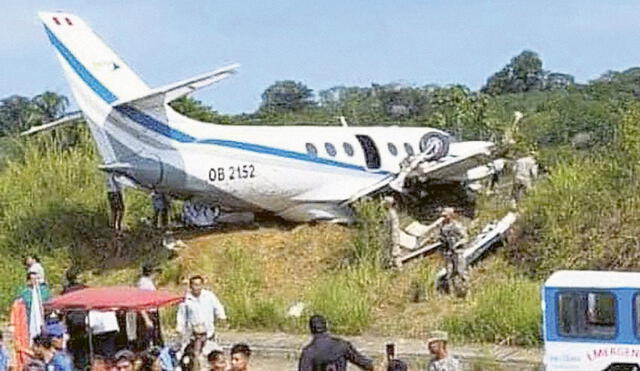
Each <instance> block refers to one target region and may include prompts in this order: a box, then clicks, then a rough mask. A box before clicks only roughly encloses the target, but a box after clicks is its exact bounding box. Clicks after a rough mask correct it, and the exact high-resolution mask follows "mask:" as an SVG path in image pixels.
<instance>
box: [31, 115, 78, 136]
mask: <svg viewBox="0 0 640 371" xmlns="http://www.w3.org/2000/svg"><path fill="white" fill-rule="evenodd" d="M82 118H83V117H82V112H80V111H78V112H72V113H70V114H68V115H66V116H64V117H63V118H61V119H58V120H55V121H52V122H49V123H46V124H44V125H38V126H32V127H30V128H29V130H26V131H23V132H22V133H20V136H27V135H32V134H35V133H40V132H42V131H47V130H52V129H55V128H57V127H60V126H64V125H69V124H73V123H75V122H77V121H80V120H82Z"/></svg>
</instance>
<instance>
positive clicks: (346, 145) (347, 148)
mask: <svg viewBox="0 0 640 371" xmlns="http://www.w3.org/2000/svg"><path fill="white" fill-rule="evenodd" d="M342 147H344V151H345V152H346V153H347V155H348V156H353V147H352V146H351V144H349V143H346V142H345V143H342Z"/></svg>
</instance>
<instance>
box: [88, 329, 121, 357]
mask: <svg viewBox="0 0 640 371" xmlns="http://www.w3.org/2000/svg"><path fill="white" fill-rule="evenodd" d="M117 335H118V331H110V332H103V333H101V334H95V335H93V352H94V353H95V354H99V355H101V356H103V357H105V358H108V359H111V358H113V356H114V355H115V354H116V336H117Z"/></svg>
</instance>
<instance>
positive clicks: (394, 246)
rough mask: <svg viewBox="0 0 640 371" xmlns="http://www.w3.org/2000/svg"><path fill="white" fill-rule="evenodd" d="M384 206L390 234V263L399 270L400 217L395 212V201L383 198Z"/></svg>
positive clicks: (391, 198) (400, 263)
mask: <svg viewBox="0 0 640 371" xmlns="http://www.w3.org/2000/svg"><path fill="white" fill-rule="evenodd" d="M383 203H384V206H385V207H386V208H387V223H388V226H389V229H390V232H391V241H390V245H391V249H390V255H391V263H392V264H393V266H394V267H396V268H400V267H401V266H402V262H401V260H400V258H401V257H402V246H401V245H400V243H399V242H400V217H399V216H398V212H397V211H396V208H395V207H394V206H395V200H394V198H393V197H391V196H388V197H385V198H384V201H383Z"/></svg>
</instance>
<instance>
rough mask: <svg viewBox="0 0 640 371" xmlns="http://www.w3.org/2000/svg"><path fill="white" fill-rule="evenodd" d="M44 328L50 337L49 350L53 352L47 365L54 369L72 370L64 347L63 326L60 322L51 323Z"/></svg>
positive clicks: (71, 363) (69, 358)
mask: <svg viewBox="0 0 640 371" xmlns="http://www.w3.org/2000/svg"><path fill="white" fill-rule="evenodd" d="M46 329H47V335H48V336H50V337H51V350H52V351H53V352H54V353H53V358H51V361H50V362H49V365H51V366H53V369H54V370H55V371H73V362H72V361H71V357H70V356H69V353H67V351H66V350H65V349H64V335H65V329H64V326H62V324H61V323H53V324H51V325H48V326H47V328H46ZM47 368H48V369H49V368H50V367H47Z"/></svg>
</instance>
